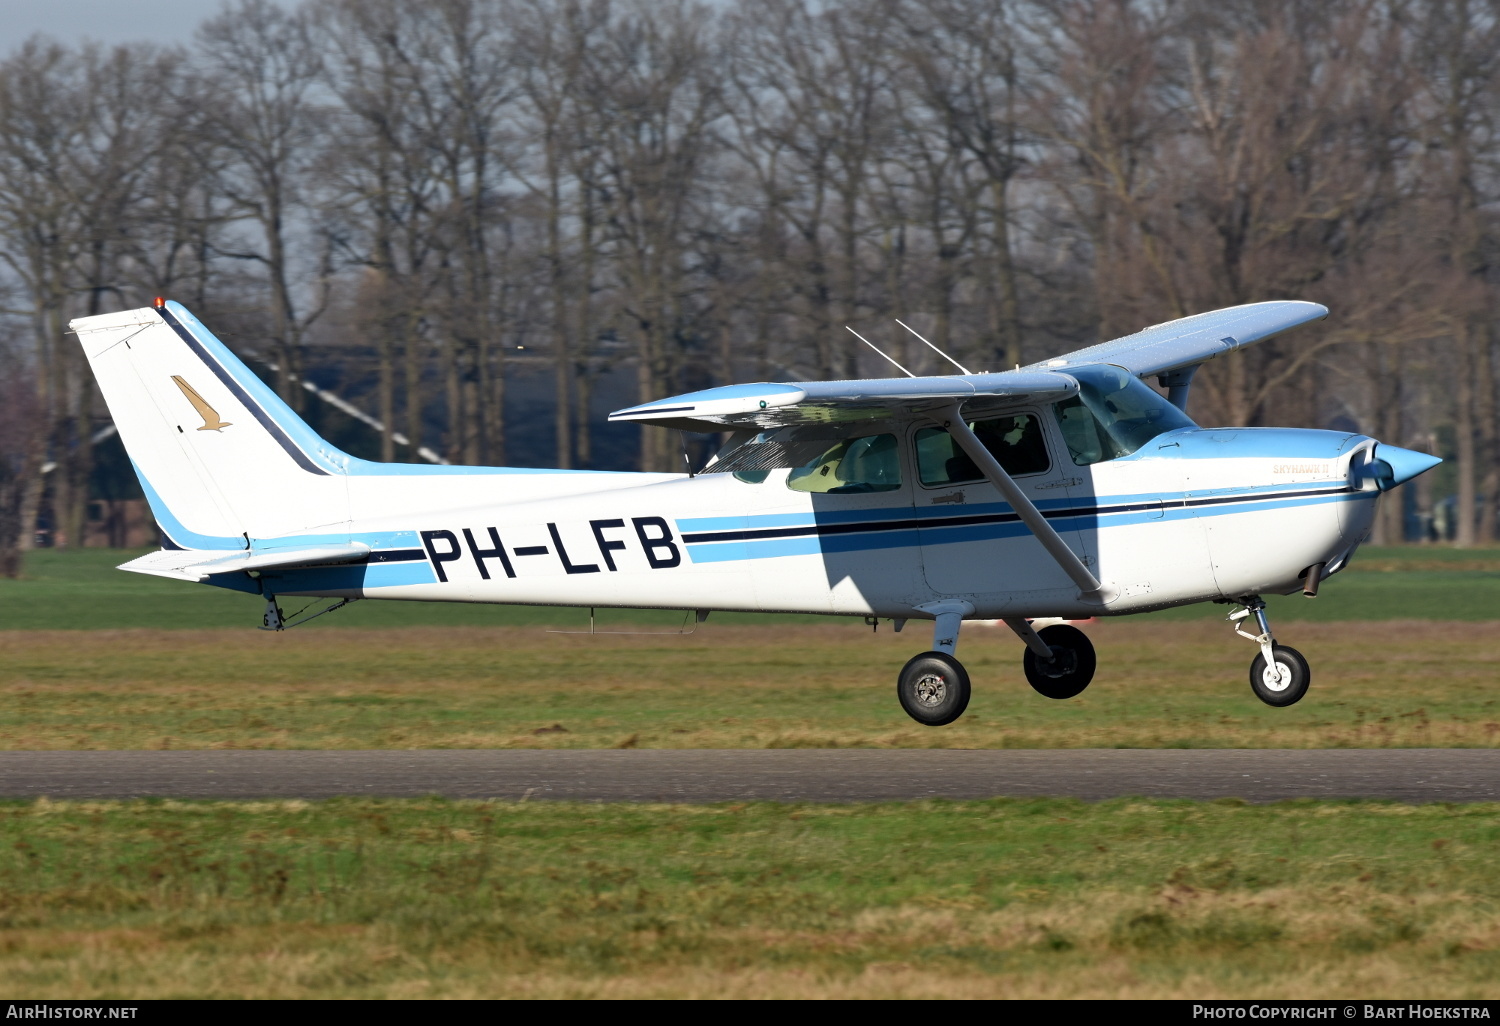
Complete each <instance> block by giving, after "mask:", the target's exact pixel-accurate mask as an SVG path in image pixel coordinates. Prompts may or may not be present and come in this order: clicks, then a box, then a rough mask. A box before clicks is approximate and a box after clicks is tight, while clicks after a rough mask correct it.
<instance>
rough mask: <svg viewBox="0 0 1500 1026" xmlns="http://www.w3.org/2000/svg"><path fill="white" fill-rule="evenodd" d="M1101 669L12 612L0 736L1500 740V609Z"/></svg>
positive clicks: (1159, 645)
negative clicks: (954, 681)
mask: <svg viewBox="0 0 1500 1026" xmlns="http://www.w3.org/2000/svg"><path fill="white" fill-rule="evenodd" d="M1086 629H1087V631H1088V632H1089V634H1090V635H1091V636H1092V638H1093V640H1094V644H1095V646H1096V648H1097V650H1098V653H1099V672H1098V674H1097V676H1096V678H1095V681H1094V683H1093V684H1092V685H1091V686H1090V687H1089V689H1088V690H1087V691H1086V692H1085V693H1084V694H1082V695H1081V696H1079V697H1077V698H1074V699H1070V700H1068V701H1065V702H1057V701H1052V700H1050V699H1046V698H1043V697H1041V696H1040V695H1037V694H1036V693H1034V692H1033V691H1032V690H1031V689H1030V688H1029V687H1028V686H1027V684H1026V682H1025V680H1024V678H1023V677H1022V674H1021V655H1022V647H1021V644H1020V642H1019V641H1017V640H1016V638H1015V637H1014V636H1013V635H1012V634H1011V633H1010V632H1009V631H1008V630H1006V629H1005V628H1003V627H1001V628H986V627H982V626H978V625H975V626H971V627H969V628H966V629H965V632H964V636H963V641H962V644H961V647H960V650H959V654H960V656H961V657H962V658H963V661H964V664H965V665H966V666H967V667H968V669H969V673H970V675H971V676H972V678H973V680H974V698H973V701H972V702H971V703H970V705H969V709H968V712H967V713H965V715H964V716H963V717H962V718H961V719H959V720H958V721H957V722H956V723H953V724H951V725H949V726H947V727H942V728H935V729H934V728H928V727H922V726H919V725H917V724H916V723H913V722H912V721H911V720H909V719H908V718H907V717H906V716H905V714H904V713H902V712H901V710H900V708H899V706H898V705H897V704H896V700H895V695H894V694H893V692H894V688H893V686H892V685H893V683H894V681H895V677H896V673H897V670H898V669H899V668H900V666H901V665H902V663H904V662H905V661H906V660H907V659H908V658H910V657H911V655H912V654H913V653H915V652H917V651H920V650H921V648H923V647H925V645H926V644H927V643H928V641H929V639H930V637H931V635H930V633H925V632H922V631H920V630H916V629H912V628H908V630H906V631H905V632H903V633H901V634H893V633H892V632H891V631H890V630H889V628H882V630H881V631H880V632H879V633H877V634H871V633H870V631H869V629H868V628H865V627H863V626H862V625H860V624H858V623H850V622H847V621H845V622H840V621H831V622H826V623H823V624H814V625H797V624H791V625H772V626H748V625H724V624H719V623H717V622H716V621H715V620H710V621H709V622H708V623H707V624H704V625H703V626H702V627H701V628H700V629H699V630H698V632H697V633H695V634H693V635H689V636H686V637H671V636H660V635H645V636H631V635H613V636H608V635H601V636H596V637H587V636H578V635H558V634H548V633H546V632H545V631H544V630H543V629H542V628H541V627H493V628H480V627H463V628H434V627H407V628H400V629H392V628H384V629H380V630H325V631H312V630H294V631H289V632H287V633H284V634H268V633H265V632H261V631H255V630H250V629H241V630H235V631H224V630H219V631H184V630H173V631H147V630H130V631H52V632H46V631H4V632H0V748H6V749H78V748H94V749H125V748H137V749H138V748H344V749H348V748H608V747H615V746H625V747H652V748H784V747H816V748H837V747H878V748H888V747H903V748H916V747H921V748H927V747H942V748H1095V747H1134V748H1163V747H1183V748H1205V747H1211V748H1255V747H1263V748H1326V747H1361V748H1363V747H1429V746H1438V747H1443V746H1460V747H1492V746H1495V745H1496V744H1500V692H1497V690H1496V688H1495V682H1496V680H1497V679H1500V623H1484V624H1460V623H1446V624H1445V623H1434V622H1430V621H1406V622H1395V623H1391V622H1384V623H1370V624H1360V623H1344V624H1315V623H1304V624H1296V623H1293V624H1287V625H1284V626H1283V633H1282V638H1283V640H1284V641H1285V642H1286V643H1288V644H1291V645H1294V646H1296V647H1297V648H1299V649H1300V650H1302V651H1303V652H1304V653H1305V654H1306V655H1307V657H1308V659H1309V660H1310V661H1311V663H1312V667H1313V684H1312V688H1311V690H1310V691H1309V693H1308V695H1307V697H1306V698H1304V699H1303V700H1302V701H1301V702H1300V703H1298V704H1297V705H1295V706H1293V707H1291V708H1288V709H1272V708H1269V707H1267V706H1265V705H1262V704H1261V703H1260V702H1258V701H1257V700H1256V699H1255V698H1254V697H1253V696H1252V694H1251V692H1250V688H1249V684H1248V680H1247V677H1248V667H1249V664H1250V661H1251V659H1252V657H1253V656H1254V654H1255V651H1256V649H1255V647H1254V646H1253V645H1252V644H1250V643H1249V642H1247V641H1244V640H1242V639H1240V638H1237V637H1235V635H1234V634H1233V633H1231V631H1230V630H1229V628H1228V626H1227V625H1226V624H1222V623H1161V622H1150V621H1145V622H1134V621H1130V620H1125V621H1117V622H1100V623H1097V624H1092V625H1088V626H1087V628H1086Z"/></svg>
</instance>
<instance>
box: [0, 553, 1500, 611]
mask: <svg viewBox="0 0 1500 1026" xmlns="http://www.w3.org/2000/svg"><path fill="white" fill-rule="evenodd" d="M138 554H139V553H135V552H121V551H117V550H112V549H79V550H73V551H58V550H53V549H44V550H41V551H38V552H34V553H32V554H31V556H30V558H29V560H28V562H27V577H26V579H24V580H19V581H7V580H0V630H55V629H62V630H93V629H101V628H104V629H111V630H113V629H123V628H132V627H152V628H167V629H201V628H206V627H237V628H252V627H254V626H255V625H256V624H258V623H260V615H261V609H262V607H263V602H262V600H261V599H260V598H258V597H256V596H254V595H246V594H243V593H240V592H230V591H225V590H223V589H221V588H210V587H205V586H201V585H193V584H187V583H184V582H180V581H170V580H166V579H164V578H160V577H149V576H146V575H144V574H131V573H124V572H122V571H118V570H115V569H114V568H115V567H116V566H117V565H118V564H120V563H123V562H125V560H127V559H130V558H132V557H134V556H135V555H138ZM1268 601H1269V602H1270V605H1271V609H1272V613H1273V615H1274V616H1275V618H1276V621H1277V622H1293V621H1301V620H1312V621H1323V622H1332V621H1345V620H1398V619H1399V620H1407V619H1424V620H1500V549H1467V550H1464V549H1451V548H1442V547H1436V546H1432V547H1405V548H1386V549H1374V548H1368V549H1361V550H1360V552H1359V554H1358V555H1357V556H1356V557H1355V561H1354V562H1353V564H1352V565H1351V566H1350V567H1349V569H1347V570H1345V571H1344V572H1342V573H1340V574H1336V575H1335V576H1334V577H1333V578H1331V579H1330V580H1328V581H1327V582H1326V583H1325V584H1324V587H1323V594H1322V595H1320V596H1319V597H1318V598H1316V599H1313V600H1308V599H1305V598H1303V597H1301V596H1300V595H1298V596H1288V597H1283V596H1271V597H1270V598H1269V599H1268ZM294 605H296V603H294V602H292V601H291V600H288V601H287V602H286V603H285V608H286V610H287V612H288V613H290V612H291V611H292V609H293V607H294ZM1223 615H1224V610H1223V608H1222V607H1220V606H1215V605H1212V604H1203V605H1197V606H1188V607H1185V608H1182V609H1173V610H1167V611H1165V612H1161V613H1152V614H1149V615H1148V616H1145V617H1134V618H1132V619H1137V620H1140V619H1147V620H1172V621H1178V620H1217V619H1222V617H1223ZM599 617H600V620H599V622H600V624H602V625H611V624H627V623H629V624H650V625H656V626H658V627H659V628H661V629H675V628H677V627H678V626H679V625H681V624H682V620H683V617H682V614H681V613H680V612H671V611H658V612H652V611H642V610H601V611H600V613H599ZM713 619H714V622H715V623H814V622H827V618H821V617H811V616H808V617H798V616H775V617H770V616H765V615H763V614H734V613H715V614H714V617H713ZM856 622H857V620H856ZM587 624H588V612H587V610H579V609H550V608H546V607H537V606H479V605H467V604H463V603H448V602H356V603H354V604H353V605H351V606H349V607H348V608H346V609H341V610H339V611H338V612H336V613H332V614H330V615H329V616H327V617H324V618H323V619H321V620H318V621H317V622H316V623H314V624H309V625H308V626H307V627H306V628H302V629H304V630H329V629H339V628H359V627H365V628H374V627H395V626H434V627H436V626H445V627H471V626H472V627H499V626H523V625H548V626H559V627H562V626H566V627H570V628H575V629H577V628H586V627H587Z"/></svg>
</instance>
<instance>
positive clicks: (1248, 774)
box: [0, 748, 1500, 802]
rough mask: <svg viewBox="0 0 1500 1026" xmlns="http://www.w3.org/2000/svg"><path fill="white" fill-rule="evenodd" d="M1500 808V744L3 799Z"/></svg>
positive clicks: (309, 760) (500, 777)
mask: <svg viewBox="0 0 1500 1026" xmlns="http://www.w3.org/2000/svg"><path fill="white" fill-rule="evenodd" d="M43 795H46V796H48V797H51V798H59V799H63V798H330V797H334V796H338V795H364V796H371V797H375V796H380V797H407V798H409V797H420V796H424V795H442V796H446V797H450V798H513V799H516V798H530V799H566V800H571V801H645V802H657V801H660V802H713V801H746V800H759V801H820V802H856V801H896V800H905V799H914V798H989V797H998V796H1013V797H1039V796H1057V797H1073V798H1083V799H1089V800H1098V799H1104V798H1118V797H1126V796H1141V797H1148V798H1198V799H1212V798H1244V799H1247V800H1249V801H1254V802H1268V801H1279V800H1282V799H1287V798H1383V799H1390V800H1395V801H1403V802H1474V801H1500V750H1495V749H1444V748H1425V749H1383V750H1373V749H1360V750H1351V749H1336V750H1313V751H1308V750H1273V751H1259V750H1209V749H1204V750H1169V751H1143V750H1120V749H1089V750H1051V751H950V750H931V749H921V750H913V749H902V750H879V751H872V750H857V751H856V750H841V751H829V750H798V751H727V750H717V749H702V750H692V751H683V750H665V751H657V750H634V751H592V750H561V751H494V750H485V751H472V750H468V751H452V750H444V751H411V752H400V751H396V752H393V751H333V752H330V751H317V752H309V751H196V752H0V797H5V798H37V797H41V796H43Z"/></svg>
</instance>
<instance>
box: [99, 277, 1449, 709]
mask: <svg viewBox="0 0 1500 1026" xmlns="http://www.w3.org/2000/svg"><path fill="white" fill-rule="evenodd" d="M1327 313H1328V311H1327V309H1326V308H1324V307H1322V306H1319V305H1317V304H1315V303H1302V302H1272V303H1253V304H1250V305H1247V306H1238V307H1232V308H1229V309H1225V310H1216V311H1214V312H1212V313H1205V314H1199V315H1197V316H1194V317H1184V318H1182V319H1180V320H1175V321H1171V322H1168V323H1166V324H1159V325H1156V326H1154V327H1150V328H1147V329H1145V330H1144V331H1140V332H1137V333H1136V334H1134V335H1128V336H1126V337H1124V338H1120V339H1116V340H1114V341H1113V342H1105V343H1102V344H1100V345H1095V346H1091V347H1089V348H1086V349H1081V350H1078V351H1077V352H1074V353H1069V354H1068V355H1066V356H1062V357H1059V358H1057V359H1053V360H1047V361H1044V362H1042V363H1037V364H1032V365H1031V366H1029V367H1025V368H1017V369H1016V370H1011V371H1005V372H1004V373H999V374H971V373H969V372H968V371H967V370H964V368H963V367H961V366H959V367H958V369H959V370H960V371H962V372H963V373H961V374H954V375H948V376H937V377H916V376H908V377H906V378H875V379H868V380H863V381H817V382H797V383H788V384H766V383H762V384H753V385H729V386H725V387H722V388H711V389H708V390H706V391H702V392H693V393H691V394H688V395H680V396H674V397H672V398H670V399H663V400H660V401H658V402H650V403H645V404H642V405H640V406H635V407H632V408H630V409H627V410H621V411H619V412H617V413H614V414H611V415H610V420H611V421H612V422H621V421H629V422H636V423H641V424H645V425H656V426H659V427H665V428H674V429H682V430H689V431H709V432H719V431H729V432H733V435H732V437H731V440H730V442H729V444H728V445H726V446H725V447H724V449H723V450H722V451H721V452H719V454H718V455H717V456H716V457H715V458H714V459H713V461H712V462H710V463H709V465H708V466H707V467H706V468H705V469H704V470H702V471H700V472H699V473H698V474H696V475H689V474H649V473H601V472H590V471H565V470H527V469H517V468H507V467H458V466H426V465H401V464H384V463H370V462H367V461H365V460H361V459H356V458H354V457H352V456H349V455H347V454H346V453H343V452H340V451H339V450H338V449H336V448H334V447H333V446H331V445H329V444H328V443H327V442H325V441H324V440H323V439H322V438H320V437H319V436H318V435H317V434H316V433H314V432H313V430H312V429H311V428H309V427H308V426H307V424H306V423H304V422H303V421H302V419H301V418H300V417H298V416H297V414H296V413H294V412H293V411H292V410H291V408H290V407H288V406H287V405H286V404H285V403H284V402H282V401H281V399H280V398H278V397H277V396H276V394H275V393H274V392H273V391H272V390H271V389H270V388H268V387H267V386H266V385H265V384H264V383H262V382H261V380H260V379H259V378H258V377H256V375H255V374H254V373H252V372H251V371H250V370H249V368H247V367H246V366H245V365H244V364H243V363H241V362H240V361H239V360H238V359H236V358H235V356H234V354H232V353H231V352H230V351H229V349H228V348H227V347H225V345H224V344H223V343H222V342H220V341H219V340H218V339H217V338H215V337H214V336H213V334H212V333H211V332H210V331H209V330H208V329H207V328H206V327H204V325H203V324H202V323H200V322H199V321H198V320H197V318H195V317H194V316H193V315H192V314H190V313H189V312H188V311H187V310H186V309H184V308H183V307H182V306H181V305H179V304H177V303H171V302H162V301H161V300H158V301H157V303H156V305H155V306H154V307H148V308H144V309H140V310H130V311H126V312H124V313H116V314H105V315H102V316H98V317H84V318H80V319H78V320H75V321H73V322H72V328H73V330H74V331H75V332H76V333H77V335H78V338H79V341H80V342H81V343H82V345H83V348H84V351H85V353H87V355H88V359H89V362H90V364H91V365H92V367H93V370H94V373H95V375H96V376H97V377H98V380H99V387H100V389H101V391H102V392H103V394H104V399H105V401H106V402H107V403H108V404H109V409H110V413H111V414H112V415H113V417H114V421H115V424H116V426H117V427H118V429H119V432H120V437H121V439H122V440H123V441H124V443H125V447H126V450H127V451H128V452H129V454H130V458H131V460H132V461H133V463H134V465H135V469H136V473H137V474H138V475H139V476H140V481H141V487H142V488H144V489H145V492H146V497H147V499H148V500H149V502H150V504H151V511H152V513H153V514H155V517H156V521H157V523H158V524H159V525H160V527H161V531H162V548H161V549H160V551H157V552H153V553H150V554H149V555H146V556H142V557H140V558H139V559H134V560H131V561H130V562H128V563H126V564H124V565H123V566H121V567H120V569H122V570H131V571H134V572H137V573H147V574H156V575H159V576H163V577H172V578H177V579H180V580H184V581H196V582H202V583H205V584H210V585H214V586H216V587H221V588H231V589H235V590H238V591H244V592H250V593H252V594H257V595H262V596H264V597H265V601H266V606H265V616H264V626H265V627H267V628H270V629H273V630H280V629H282V628H284V627H286V626H295V623H290V624H289V623H287V622H286V621H285V620H284V619H283V614H282V612H281V609H280V608H279V606H278V604H277V600H278V598H282V597H287V596H312V597H328V598H330V599H338V600H341V602H340V604H341V603H342V602H343V601H348V600H352V599H361V598H383V599H425V600H432V601H452V602H501V603H530V604H540V605H566V606H579V607H617V608H623V607H635V608H674V609H686V610H697V611H698V617H699V619H700V620H701V619H702V618H704V617H705V616H707V614H708V612H709V611H711V610H748V611H760V612H798V613H827V614H830V615H834V616H862V617H865V618H866V619H867V621H869V622H870V623H872V624H876V623H878V619H877V618H891V619H893V620H894V621H895V628H896V630H898V631H899V630H900V629H901V627H902V625H903V624H905V623H906V621H908V620H911V619H926V620H932V621H934V626H935V632H934V635H933V642H932V649H931V651H928V652H923V653H921V654H920V655H917V656H915V657H913V658H912V660H911V661H910V662H908V663H907V664H906V666H905V667H904V668H903V669H902V671H901V674H900V677H899V680H898V684H897V694H898V696H899V698H900V701H901V705H902V708H904V709H905V710H906V712H907V713H908V714H909V715H910V716H911V717H912V718H913V719H915V720H917V721H918V722H920V723H924V724H928V725H931V726H938V725H941V724H945V723H951V722H952V721H953V720H955V719H957V718H958V717H959V716H960V715H961V714H962V713H963V711H964V708H965V707H966V706H967V705H968V702H969V677H968V674H967V673H966V672H965V670H964V668H963V666H962V665H960V663H959V662H958V661H957V660H956V659H955V658H954V655H953V653H954V649H955V647H956V645H957V643H958V634H959V627H960V625H961V624H962V622H963V621H964V620H966V619H973V618H984V619H1002V620H1004V622H1005V623H1006V624H1007V625H1008V626H1009V627H1010V628H1011V630H1013V631H1015V633H1016V634H1017V635H1019V636H1020V638H1021V640H1022V641H1024V642H1025V645H1026V651H1025V654H1024V667H1025V673H1026V678H1027V680H1028V681H1030V683H1031V686H1032V687H1033V688H1035V689H1036V690H1037V691H1039V692H1040V693H1041V694H1043V695H1046V696H1047V697H1049V698H1071V697H1073V696H1075V695H1077V694H1079V693H1080V692H1081V691H1083V689H1084V688H1085V687H1087V686H1088V684H1089V681H1090V680H1091V679H1092V677H1093V675H1094V665H1095V659H1094V650H1093V646H1092V645H1091V644H1090V643H1089V640H1088V638H1087V637H1086V636H1085V635H1084V634H1083V632H1082V631H1079V630H1078V629H1077V628H1075V627H1072V626H1069V625H1067V624H1064V623H1062V622H1061V621H1062V620H1063V619H1065V618H1072V619H1079V618H1086V617H1092V616H1118V615H1121V614H1125V613H1136V612H1142V611H1145V610H1153V609H1164V608H1167V607H1169V606H1181V605H1187V604H1188V603H1192V602H1202V601H1205V600H1213V601H1218V602H1227V603H1231V604H1234V605H1236V606H1237V608H1236V609H1235V611H1234V612H1232V613H1231V614H1230V616H1229V619H1230V622H1231V623H1232V624H1233V625H1234V628H1235V630H1236V632H1237V633H1240V634H1242V635H1244V636H1245V637H1247V638H1250V639H1251V640H1253V641H1254V642H1255V643H1256V644H1257V645H1258V646H1259V654H1258V655H1257V656H1256V657H1255V661H1254V662H1253V663H1252V665H1251V668H1250V686H1251V688H1252V689H1253V690H1254V692H1255V694H1256V696H1257V697H1258V698H1260V699H1261V700H1262V701H1264V702H1266V703H1267V704H1269V705H1273V706H1287V705H1291V704H1292V703H1293V702H1296V701H1297V700H1298V699H1300V698H1301V697H1302V695H1303V694H1304V693H1305V692H1306V690H1307V686H1308V682H1309V671H1308V666H1307V661H1306V660H1305V659H1304V658H1303V657H1302V656H1301V654H1299V653H1298V652H1297V651H1296V650H1295V649H1291V648H1287V647H1285V646H1283V645H1279V644H1277V643H1276V640H1275V638H1274V637H1273V635H1272V633H1271V627H1270V624H1269V623H1268V622H1267V620H1266V613H1265V603H1264V602H1262V600H1261V598H1260V596H1261V595H1263V594H1268V593H1271V594H1290V593H1291V592H1294V591H1296V590H1298V589H1299V588H1300V589H1301V590H1303V591H1304V592H1305V593H1307V594H1309V595H1313V594H1316V592H1317V590H1318V585H1319V583H1320V582H1321V581H1322V580H1323V579H1324V578H1326V577H1328V576H1329V575H1330V574H1333V573H1336V572H1337V571H1338V570H1340V569H1342V568H1343V567H1344V566H1345V564H1346V563H1347V562H1348V560H1349V558H1350V556H1351V555H1352V554H1353V552H1354V550H1355V548H1356V547H1357V546H1358V545H1359V544H1360V542H1361V541H1363V540H1364V538H1365V537H1366V535H1367V533H1368V531H1369V529H1370V525H1371V521H1372V518H1373V516H1374V512H1375V502H1376V499H1377V497H1378V496H1379V495H1380V493H1381V492H1384V491H1387V490H1389V489H1390V488H1393V487H1395V486H1396V485H1399V484H1401V483H1402V482H1403V481H1406V480H1409V479H1410V478H1412V477H1415V476H1416V475H1417V474H1420V473H1422V472H1423V471H1425V470H1427V469H1429V468H1431V467H1432V466H1434V465H1436V464H1437V463H1438V462H1440V461H1439V460H1438V459H1437V458H1435V457H1433V456H1428V455H1426V454H1423V453H1419V452H1413V451H1411V450H1407V449H1398V448H1396V447H1394V446H1390V445H1386V444H1384V443H1378V442H1376V441H1375V440H1374V439H1372V438H1367V437H1365V436H1363V435H1358V434H1349V433H1347V432H1342V431H1313V430H1292V429H1283V428H1200V427H1198V426H1197V425H1195V424H1194V423H1193V422H1192V421H1191V420H1189V419H1188V417H1187V415H1186V414H1185V413H1184V412H1183V410H1184V408H1185V407H1186V404H1187V396H1188V388H1189V386H1190V384H1191V382H1192V378H1193V374H1194V372H1195V371H1196V370H1197V369H1198V367H1199V366H1200V365H1201V364H1202V363H1204V362H1205V361H1207V360H1211V359H1213V358H1214V357H1216V356H1220V355H1223V354H1225V353H1229V352H1232V351H1234V350H1235V349H1238V348H1240V347H1241V346H1245V345H1249V344H1250V343H1252V342H1257V341H1259V340H1261V339H1263V338H1267V337H1269V336H1271V335H1274V334H1276V333H1277V332H1280V331H1283V330H1285V329H1287V328H1291V327H1295V326H1296V325H1299V324H1304V323H1306V322H1308V321H1313V320H1317V319H1320V318H1322V317H1325V316H1327ZM893 362H894V361H893ZM898 366H899V365H898ZM955 366H958V365H957V364H955ZM903 370H904V368H903ZM1146 377H1155V378H1156V380H1157V382H1158V383H1159V384H1160V385H1161V386H1162V387H1163V388H1165V389H1166V390H1167V395H1166V396H1165V397H1163V396H1162V395H1161V394H1160V393H1158V392H1157V391H1156V390H1155V389H1153V388H1151V387H1150V386H1149V385H1148V384H1146V383H1145V382H1144V381H1142V380H1141V379H1143V378H1146ZM330 608H335V607H330ZM325 611H326V610H325ZM315 615H317V614H315ZM1250 620H1253V621H1254V624H1255V629H1254V633H1252V632H1250V631H1247V630H1245V629H1244V628H1245V626H1246V625H1247V622H1248V621H1250ZM297 622H301V621H297Z"/></svg>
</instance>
